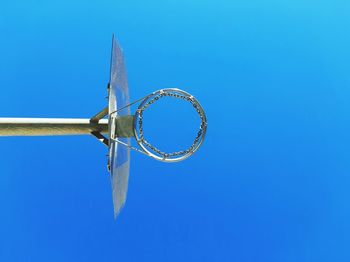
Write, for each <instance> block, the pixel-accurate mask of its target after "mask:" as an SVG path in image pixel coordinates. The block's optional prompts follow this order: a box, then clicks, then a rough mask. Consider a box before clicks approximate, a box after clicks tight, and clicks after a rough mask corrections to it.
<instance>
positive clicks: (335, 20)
mask: <svg viewBox="0 0 350 262" xmlns="http://www.w3.org/2000/svg"><path fill="white" fill-rule="evenodd" d="M349 13H350V3H349V1H345V0H333V1H322V0H321V1H316V0H308V1H307V0H293V1H292V0H282V1H273V0H267V1H257V0H253V1H220V0H216V1H214V0H210V1H185V0H179V1H104V0H102V1H65V0H63V1H62V0H61V1H30V0H29V1H15V0H14V1H2V2H1V3H0V33H1V41H0V88H1V95H0V116H12V117H14V116H18V117H24V116H27V117H89V116H92V115H93V114H94V113H96V112H97V111H98V110H100V109H102V108H103V107H104V106H105V98H104V97H105V96H106V84H107V81H108V75H109V72H108V70H109V56H110V45H111V36H112V33H115V34H116V36H117V38H118V39H119V42H120V43H121V45H122V46H123V48H124V50H125V55H126V63H127V69H128V76H129V86H130V96H131V99H136V98H139V97H142V96H143V95H145V94H147V93H148V92H150V91H153V90H155V89H159V88H162V87H169V86H176V87H180V88H182V89H185V90H187V91H189V92H190V93H193V94H194V95H195V96H196V97H197V98H198V99H199V100H200V102H201V104H202V105H203V107H204V108H205V109H206V112H207V116H208V121H209V129H208V136H207V140H206V141H205V143H204V145H203V147H202V148H201V149H200V150H199V151H198V153H197V154H195V155H194V156H193V157H192V158H190V159H188V160H186V161H184V162H181V163H178V164H163V163H160V162H157V161H153V160H151V159H148V158H146V157H144V156H142V155H139V154H136V153H132V163H131V176H130V184H129V194H128V199H127V203H126V206H125V208H124V209H123V211H122V213H121V214H120V216H119V217H118V219H117V221H114V219H113V208H112V197H111V189H110V184H109V177H108V173H107V170H106V156H105V155H106V153H107V151H106V149H105V148H104V147H103V146H102V145H100V144H99V143H97V142H96V141H95V140H94V139H93V138H90V137H84V136H83V137H44V138H0V148H1V152H0V207H1V211H0V261H153V262H154V261H254V262H256V261H268V262H272V261H278V262H280V261H300V262H301V261H350V249H349V243H350V203H349V200H350V190H349V188H350V177H349V175H350V164H349V155H350V154H349V150H350V139H349V133H350V132H349V131H350V118H349V113H350V103H349V99H350V91H349V86H350V74H349V63H350V62H349V61H350V51H349V50H350V49H349V46H350V34H349V28H350V16H349ZM165 137H166V134H162V135H160V138H163V139H164V138H165Z"/></svg>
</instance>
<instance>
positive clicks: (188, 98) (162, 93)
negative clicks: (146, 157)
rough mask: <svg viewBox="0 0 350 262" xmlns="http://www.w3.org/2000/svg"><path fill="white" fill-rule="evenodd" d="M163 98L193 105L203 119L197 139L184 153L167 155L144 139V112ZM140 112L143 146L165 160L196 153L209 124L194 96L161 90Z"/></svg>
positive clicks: (140, 131) (139, 126)
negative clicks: (173, 98) (176, 99)
mask: <svg viewBox="0 0 350 262" xmlns="http://www.w3.org/2000/svg"><path fill="white" fill-rule="evenodd" d="M163 97H175V98H179V99H183V100H186V101H188V102H190V103H191V104H192V106H193V107H194V109H195V110H196V111H197V113H198V115H199V117H200V119H201V125H200V127H199V131H198V133H197V135H196V138H195V139H194V141H193V144H192V145H191V146H190V147H189V148H188V149H187V150H182V151H177V152H172V153H165V152H163V151H161V150H159V149H158V148H157V147H155V146H153V145H151V144H150V143H149V142H147V140H146V139H145V137H144V131H143V112H144V111H145V110H146V109H147V108H148V107H149V106H150V105H152V104H153V103H155V102H156V101H158V100H159V99H161V98H163ZM137 112H138V128H139V133H140V141H141V142H142V144H143V145H145V146H146V147H148V148H149V149H151V150H152V151H153V152H156V153H157V154H158V155H160V156H162V157H163V159H165V158H169V157H176V156H183V155H186V154H189V153H191V152H193V151H194V148H195V147H196V146H197V144H198V143H199V141H200V138H201V136H202V134H203V130H204V129H205V127H206V125H207V123H206V117H205V115H204V113H203V112H202V111H201V110H200V109H199V106H198V103H197V102H196V100H195V99H194V98H193V96H185V95H180V94H176V93H174V92H169V91H165V90H161V91H160V92H159V94H157V95H156V96H155V97H154V98H152V99H151V100H150V101H148V102H147V103H146V104H145V105H144V106H143V107H142V108H139V109H138V110H137Z"/></svg>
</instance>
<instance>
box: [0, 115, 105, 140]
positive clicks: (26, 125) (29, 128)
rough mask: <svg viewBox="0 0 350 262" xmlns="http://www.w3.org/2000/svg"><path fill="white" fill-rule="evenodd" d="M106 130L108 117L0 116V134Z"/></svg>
mask: <svg viewBox="0 0 350 262" xmlns="http://www.w3.org/2000/svg"><path fill="white" fill-rule="evenodd" d="M91 132H100V133H107V132H108V119H100V120H99V121H98V122H93V121H91V120H90V119H78V118H76V119H74V118H0V136H60V135H85V134H86V135H88V134H91Z"/></svg>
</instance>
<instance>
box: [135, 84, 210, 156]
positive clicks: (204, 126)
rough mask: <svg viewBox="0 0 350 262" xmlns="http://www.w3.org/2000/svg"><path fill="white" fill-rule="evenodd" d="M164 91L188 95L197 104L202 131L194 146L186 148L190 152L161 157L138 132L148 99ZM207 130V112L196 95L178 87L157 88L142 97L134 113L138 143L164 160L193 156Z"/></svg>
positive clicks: (149, 152) (143, 148) (148, 153)
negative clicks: (145, 142) (150, 148)
mask: <svg viewBox="0 0 350 262" xmlns="http://www.w3.org/2000/svg"><path fill="white" fill-rule="evenodd" d="M163 93H180V94H182V95H184V96H186V97H188V98H189V100H188V101H190V102H191V103H192V105H195V108H196V110H197V112H198V114H199V116H200V119H201V126H200V131H201V133H200V135H199V136H198V134H199V133H198V134H197V138H199V140H198V141H197V142H196V139H197V138H196V139H195V141H194V143H193V144H192V146H191V147H189V149H187V150H186V151H188V150H189V152H187V153H185V154H183V155H181V156H179V157H175V158H167V157H165V156H163V157H161V156H159V155H156V154H154V153H152V152H151V151H150V150H149V149H148V148H147V145H144V143H143V142H144V139H141V137H140V136H139V134H138V132H137V128H138V123H139V122H138V119H139V117H140V115H141V114H142V112H143V111H144V110H145V108H144V107H145V105H146V103H147V102H148V100H149V99H150V98H151V97H156V96H157V95H161V94H163ZM161 97H162V96H161ZM143 108H144V109H143ZM200 131H199V132H200ZM206 131H207V118H206V115H205V112H204V110H203V107H202V106H201V104H200V103H199V102H198V100H197V99H196V98H195V97H194V96H192V95H191V94H189V93H187V92H185V91H183V90H181V89H178V88H165V89H160V90H157V91H155V92H153V93H151V94H149V95H147V96H145V97H144V98H143V99H142V102H141V103H140V104H139V106H138V108H137V110H136V112H135V115H134V136H135V139H136V142H137V144H138V145H139V146H140V147H141V148H142V150H143V151H144V152H145V153H146V155H148V156H150V157H152V158H154V159H156V160H159V161H162V162H179V161H182V160H185V159H186V158H188V157H190V156H192V155H193V154H194V153H195V152H196V151H197V150H198V149H199V147H200V146H201V145H202V143H203V141H204V138H205V135H206Z"/></svg>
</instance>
